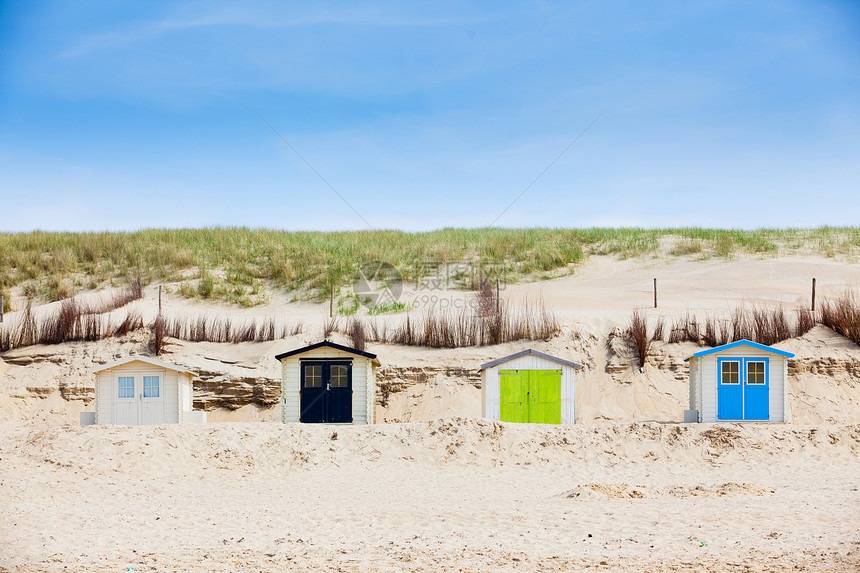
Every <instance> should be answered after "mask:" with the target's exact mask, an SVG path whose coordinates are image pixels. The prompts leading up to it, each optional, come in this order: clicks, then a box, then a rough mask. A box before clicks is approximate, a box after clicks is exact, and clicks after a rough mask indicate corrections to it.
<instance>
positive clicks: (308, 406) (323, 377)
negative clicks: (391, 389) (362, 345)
mask: <svg viewBox="0 0 860 573" xmlns="http://www.w3.org/2000/svg"><path fill="white" fill-rule="evenodd" d="M275 359H276V360H278V361H280V363H281V421H282V422H284V423H287V422H303V423H310V424H372V423H373V406H374V400H375V397H376V369H377V368H378V367H379V360H377V358H376V355H375V354H371V353H369V352H364V351H363V350H358V349H356V348H351V347H349V346H343V345H341V344H335V343H334V342H329V341H328V340H324V341H323V342H318V343H316V344H311V345H310V346H305V347H303V348H297V349H296V350H291V351H289V352H284V353H283V354H278V355H277V356H275Z"/></svg>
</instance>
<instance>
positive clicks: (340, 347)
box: [275, 340, 379, 364]
mask: <svg viewBox="0 0 860 573" xmlns="http://www.w3.org/2000/svg"><path fill="white" fill-rule="evenodd" d="M324 347H327V348H334V349H335V350H340V351H342V352H349V353H350V354H355V355H356V356H363V357H365V358H370V359H371V360H373V361H374V362H376V363H377V364H379V360H378V359H377V358H376V354H371V353H370V352H365V351H364V350H359V349H357V348H352V347H351V346H344V345H343V344H336V343H334V342H331V341H329V340H323V341H322V342H317V343H316V344H311V345H310V346H305V347H302V348H296V349H295V350H290V351H289V352H284V353H283V354H278V355H277V356H275V360H283V359H284V358H287V357H288V356H295V355H296V354H304V353H305V352H310V351H311V350H316V349H317V348H324Z"/></svg>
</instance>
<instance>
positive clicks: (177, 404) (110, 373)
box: [81, 355, 206, 426]
mask: <svg viewBox="0 0 860 573" xmlns="http://www.w3.org/2000/svg"><path fill="white" fill-rule="evenodd" d="M93 374H95V377H96V399H95V415H94V416H92V417H90V420H89V421H90V422H91V423H96V424H126V425H132V426H136V425H143V424H179V423H199V422H205V421H206V412H201V411H196V412H195V411H194V402H193V387H192V380H193V379H194V377H195V375H194V373H193V372H191V371H190V370H187V369H185V368H182V367H181V366H175V365H173V364H168V363H167V362H162V361H161V360H156V359H155V358H147V357H145V356H135V355H132V356H129V357H127V358H123V359H122V360H117V361H116V362H111V363H109V364H105V365H104V366H101V367H99V368H97V369H95V370H93ZM81 423H86V422H85V417H84V416H83V415H82V417H81Z"/></svg>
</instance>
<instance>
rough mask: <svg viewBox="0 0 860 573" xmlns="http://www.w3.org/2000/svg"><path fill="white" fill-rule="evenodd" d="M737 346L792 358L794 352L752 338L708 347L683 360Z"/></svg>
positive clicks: (687, 360)
mask: <svg viewBox="0 0 860 573" xmlns="http://www.w3.org/2000/svg"><path fill="white" fill-rule="evenodd" d="M738 346H749V347H750V348H758V349H759V350H764V351H765V352H772V353H773V354H778V355H780V356H785V357H786V358H794V354H792V353H791V352H786V351H785V350H780V349H779V348H774V347H773V346H766V345H764V344H759V343H758V342H753V341H752V340H746V339H744V340H738V341H737V342H731V343H729V344H723V345H722V346H717V347H714V348H709V349H708V350H702V351H700V352H696V353H695V354H693V355H692V356H688V357H687V358H685V359H684V362H689V361H690V359H691V358H701V357H702V356H707V355H708V354H714V353H715V352H722V351H723V350H729V349H731V348H736V347H738Z"/></svg>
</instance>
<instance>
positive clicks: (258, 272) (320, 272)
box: [0, 227, 860, 304]
mask: <svg viewBox="0 0 860 573" xmlns="http://www.w3.org/2000/svg"><path fill="white" fill-rule="evenodd" d="M663 239H671V241H672V242H673V245H674V246H673V247H672V248H671V249H669V250H668V252H664V249H663V248H662V247H661V243H663V242H664V241H663ZM801 252H802V253H809V252H811V253H819V254H822V255H827V256H840V255H848V256H853V255H854V254H856V253H858V252H860V228H829V227H824V228H818V229H762V230H755V231H737V230H718V229H698V228H682V229H598V228H592V229H543V228H540V229H499V228H483V229H442V230H439V231H432V232H426V233H404V232H400V231H355V232H334V233H324V232H286V231H272V230H263V229H247V228H207V229H177V230H169V229H153V230H144V231H138V232H132V233H46V232H32V233H0V291H2V292H3V293H8V292H9V291H10V289H11V288H14V287H18V286H23V287H24V290H25V293H26V294H28V295H30V296H39V297H41V298H44V299H47V300H57V299H59V298H63V297H65V296H69V295H70V294H73V293H74V292H77V291H80V290H83V289H92V288H101V287H103V286H105V285H108V284H119V283H124V282H126V281H127V280H128V278H129V277H131V276H135V275H138V274H139V275H140V276H141V278H142V280H143V281H144V283H148V282H151V281H156V280H164V281H185V282H184V283H183V285H182V286H183V288H182V293H183V294H185V295H186V296H196V297H200V298H212V299H215V300H224V301H228V302H237V303H240V304H253V303H254V301H255V300H257V299H254V296H255V295H256V294H257V293H259V292H260V287H261V285H262V284H266V285H268V286H270V287H274V288H281V289H284V290H288V291H298V292H300V293H302V294H301V296H310V297H316V298H323V297H327V296H328V292H329V285H330V284H335V285H350V284H354V283H355V282H357V281H358V280H359V277H360V274H359V271H360V269H361V268H362V267H363V266H364V265H367V264H371V263H377V262H382V263H385V264H387V265H390V266H391V267H393V268H395V269H397V271H398V272H399V274H400V276H402V277H403V278H405V279H406V280H416V279H417V278H420V277H422V276H426V275H428V274H429V273H431V272H432V271H433V266H434V264H435V263H444V262H449V263H459V262H468V263H469V264H470V265H472V266H473V267H474V268H481V267H485V268H489V269H491V271H490V272H491V273H492V274H494V275H498V276H500V277H501V278H502V279H504V280H508V281H515V280H517V279H519V278H523V277H537V276H541V275H542V273H546V272H550V271H557V270H559V269H565V268H568V267H569V266H570V265H576V264H578V263H581V262H583V261H584V260H585V259H586V258H587V257H588V256H589V255H593V254H602V255H614V256H618V257H621V258H627V257H641V256H657V255H661V256H662V255H664V254H667V255H668V256H693V257H703V258H704V257H711V256H717V257H731V256H733V255H735V254H738V253H752V254H760V255H764V256H773V255H777V254H791V253H801Z"/></svg>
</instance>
